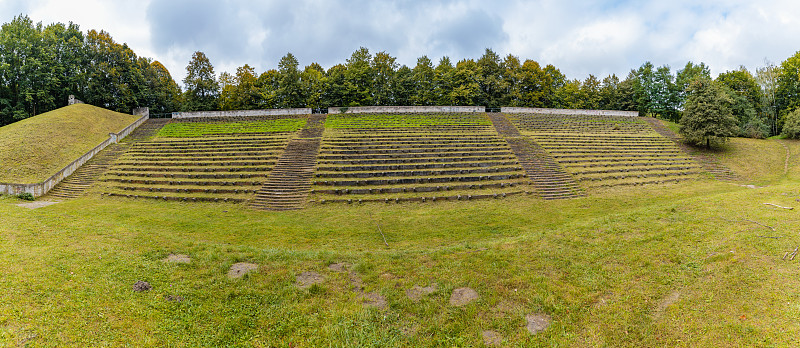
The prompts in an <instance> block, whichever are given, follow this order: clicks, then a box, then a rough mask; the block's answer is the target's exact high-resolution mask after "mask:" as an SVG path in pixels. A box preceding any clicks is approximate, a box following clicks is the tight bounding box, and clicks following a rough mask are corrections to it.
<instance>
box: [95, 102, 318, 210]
mask: <svg viewBox="0 0 800 348" xmlns="http://www.w3.org/2000/svg"><path fill="white" fill-rule="evenodd" d="M305 123H306V119H305V118H285V119H267V118H245V119H242V120H237V121H236V122H222V121H220V120H212V121H211V122H199V121H197V120H180V121H177V120H173V122H171V123H169V124H167V125H166V126H164V127H163V128H162V129H161V130H160V131H159V132H158V133H157V134H156V136H155V137H153V138H152V139H150V140H145V141H141V142H137V143H135V144H133V145H132V147H131V148H130V149H129V150H128V151H127V152H126V153H125V154H124V155H123V156H122V157H120V158H119V159H118V160H117V162H116V164H115V165H114V166H113V167H111V169H110V170H109V171H108V172H107V173H106V174H105V175H104V176H103V178H102V181H103V183H102V185H100V187H98V188H96V189H95V190H94V191H95V192H97V193H103V194H107V195H117V196H136V197H142V198H147V197H149V198H158V199H164V198H169V199H177V200H187V201H192V200H198V199H200V200H208V199H211V200H214V199H217V200H225V199H227V200H231V201H236V202H244V201H247V200H250V199H251V198H252V197H253V195H254V194H255V193H256V191H257V190H258V189H259V188H260V187H261V186H262V184H263V183H264V182H265V181H266V178H267V175H269V173H270V171H271V170H272V168H273V167H274V166H275V164H276V163H277V160H278V158H279V157H280V155H281V154H282V153H283V151H284V149H285V147H286V144H287V143H288V142H289V141H290V140H291V138H292V137H294V136H296V134H297V132H298V131H299V130H300V129H301V128H302V127H303V126H305Z"/></svg>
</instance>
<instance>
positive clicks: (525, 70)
mask: <svg viewBox="0 0 800 348" xmlns="http://www.w3.org/2000/svg"><path fill="white" fill-rule="evenodd" d="M548 77H549V76H547V75H546V74H545V71H544V70H542V68H541V66H539V63H538V62H536V61H534V60H530V59H528V60H526V61H525V62H524V63H522V66H521V67H520V68H519V70H518V72H517V83H516V84H515V85H514V88H513V89H512V93H513V94H514V97H513V99H514V101H515V103H514V105H513V106H527V107H535V108H542V107H547V106H549V105H547V101H548V100H550V99H551V98H550V96H549V95H547V93H548V92H549V86H550V85H551V84H552V83H551V82H550V81H549V79H548Z"/></svg>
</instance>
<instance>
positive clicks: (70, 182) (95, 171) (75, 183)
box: [45, 119, 169, 200]
mask: <svg viewBox="0 0 800 348" xmlns="http://www.w3.org/2000/svg"><path fill="white" fill-rule="evenodd" d="M168 122H169V119H158V120H147V121H146V122H145V123H143V124H142V125H140V126H139V127H138V128H136V130H134V131H133V133H131V134H130V135H128V136H127V137H126V138H125V139H123V141H122V142H120V143H118V144H111V145H109V146H107V147H106V148H105V149H103V151H100V152H99V153H98V154H97V155H95V156H94V157H92V159H90V160H89V161H87V162H86V163H84V164H83V165H82V166H81V167H80V168H78V170H76V171H75V172H73V173H72V175H70V176H68V177H66V178H65V179H64V180H62V181H61V182H60V183H59V184H58V185H56V187H54V188H53V189H52V190H50V192H48V193H47V195H46V196H45V198H49V199H55V200H66V199H73V198H77V197H79V196H81V195H83V194H84V193H86V190H87V189H88V188H89V187H91V186H92V185H93V184H94V183H95V182H96V181H97V180H98V179H99V178H100V177H101V176H102V175H103V174H104V173H105V172H106V171H108V168H110V167H111V166H112V165H113V164H114V162H115V161H116V160H117V159H118V158H119V157H120V156H122V155H123V154H124V153H125V151H127V150H128V149H129V148H130V147H131V144H132V143H134V142H137V141H140V140H142V139H149V138H151V137H153V135H155V134H156V133H157V132H158V130H160V129H161V127H163V126H164V125H165V124H167V123H168Z"/></svg>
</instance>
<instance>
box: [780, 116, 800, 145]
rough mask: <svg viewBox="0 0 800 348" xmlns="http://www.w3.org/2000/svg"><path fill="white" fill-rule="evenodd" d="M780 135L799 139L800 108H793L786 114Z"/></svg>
mask: <svg viewBox="0 0 800 348" xmlns="http://www.w3.org/2000/svg"><path fill="white" fill-rule="evenodd" d="M781 135H783V136H785V137H787V138H789V139H800V109H795V110H794V111H792V112H790V113H789V114H788V115H786V122H785V123H784V124H783V131H782V132H781Z"/></svg>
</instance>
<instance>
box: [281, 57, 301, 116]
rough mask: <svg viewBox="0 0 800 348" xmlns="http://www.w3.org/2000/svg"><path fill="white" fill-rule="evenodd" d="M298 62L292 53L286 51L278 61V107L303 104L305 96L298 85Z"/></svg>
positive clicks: (293, 106) (294, 106)
mask: <svg viewBox="0 0 800 348" xmlns="http://www.w3.org/2000/svg"><path fill="white" fill-rule="evenodd" d="M298 65H299V63H298V62H297V58H295V57H294V55H293V54H291V53H287V54H286V55H285V56H283V58H281V60H280V62H279V63H278V72H279V73H280V80H279V82H278V107H279V108H297V107H300V106H303V101H304V100H305V96H303V89H302V87H301V86H300V71H299V70H298V68H297V67H298Z"/></svg>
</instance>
